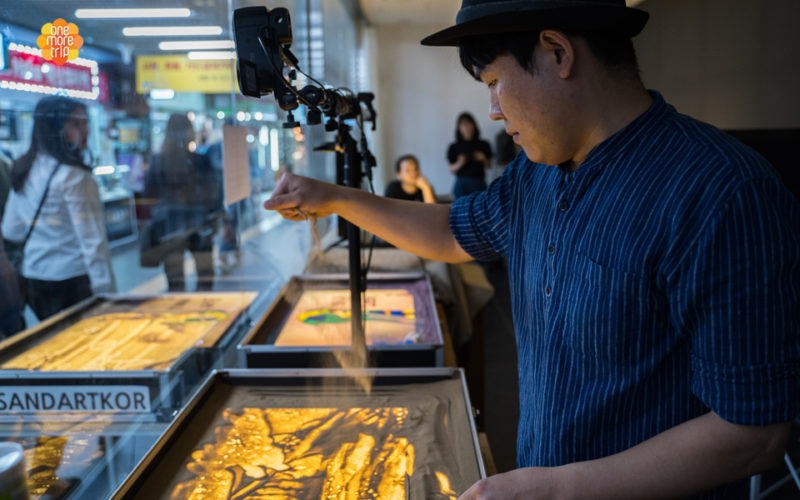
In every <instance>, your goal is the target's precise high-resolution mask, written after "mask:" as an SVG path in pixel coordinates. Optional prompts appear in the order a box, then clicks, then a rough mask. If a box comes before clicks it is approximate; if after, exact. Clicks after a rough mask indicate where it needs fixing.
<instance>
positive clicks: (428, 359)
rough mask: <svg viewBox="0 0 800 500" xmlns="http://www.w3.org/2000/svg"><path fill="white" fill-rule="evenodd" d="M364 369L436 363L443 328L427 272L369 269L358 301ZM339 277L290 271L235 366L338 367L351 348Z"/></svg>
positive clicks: (343, 280) (346, 295)
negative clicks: (364, 349) (339, 356)
mask: <svg viewBox="0 0 800 500" xmlns="http://www.w3.org/2000/svg"><path fill="white" fill-rule="evenodd" d="M362 316H363V320H364V328H365V334H366V341H367V351H368V356H369V366H378V367H404V366H442V365H443V341H442V331H441V327H440V325H439V321H438V318H437V315H436V305H435V302H434V297H433V291H432V289H431V283H430V280H429V279H428V277H427V276H426V275H425V274H423V273H383V274H379V273H374V274H370V275H369V277H368V280H367V291H366V294H365V298H364V301H363V302H362ZM351 319H352V318H351V315H350V291H349V282H348V277H347V276H346V275H341V274H333V275H303V276H295V277H293V278H292V279H291V280H289V282H288V283H287V284H286V286H284V287H283V289H282V290H281V292H280V293H279V295H278V297H277V298H276V299H275V301H274V302H273V303H272V305H271V306H270V307H269V308H268V309H267V311H266V312H265V313H264V314H263V315H262V317H261V318H260V320H259V321H258V322H257V323H256V325H255V327H254V328H253V329H252V330H251V331H250V333H249V334H248V335H247V336H246V337H245V338H244V339H243V340H242V342H241V343H240V344H239V359H240V361H239V366H244V367H248V368H280V367H283V368H307V367H337V366H339V363H338V361H337V354H338V353H342V352H344V351H347V350H348V349H350V335H351V333H350V332H351V326H350V321H351Z"/></svg>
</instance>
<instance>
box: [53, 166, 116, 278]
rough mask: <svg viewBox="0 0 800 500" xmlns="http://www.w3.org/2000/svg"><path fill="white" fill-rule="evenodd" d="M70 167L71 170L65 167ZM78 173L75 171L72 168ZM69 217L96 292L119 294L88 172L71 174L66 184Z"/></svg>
mask: <svg viewBox="0 0 800 500" xmlns="http://www.w3.org/2000/svg"><path fill="white" fill-rule="evenodd" d="M62 168H69V167H66V166H64V167H62ZM70 170H76V169H70ZM63 190H64V200H65V202H66V206H67V211H68V212H69V218H70V221H71V222H72V227H74V228H75V234H76V235H77V237H78V242H79V244H80V246H81V253H82V254H83V262H84V264H85V265H86V269H87V271H88V273H89V281H90V283H91V286H92V291H93V292H94V293H110V292H115V291H116V284H115V282H114V274H113V272H112V270H111V252H110V251H109V249H108V242H107V240H106V230H105V226H104V222H103V216H102V215H103V207H102V204H101V202H100V193H99V190H98V188H97V183H96V182H95V180H94V179H93V178H92V177H91V176H90V175H89V174H88V173H86V172H80V171H77V172H76V174H73V173H72V172H69V173H68V175H67V176H66V178H65V180H64V185H63Z"/></svg>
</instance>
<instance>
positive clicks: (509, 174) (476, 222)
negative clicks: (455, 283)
mask: <svg viewBox="0 0 800 500" xmlns="http://www.w3.org/2000/svg"><path fill="white" fill-rule="evenodd" d="M519 161H521V160H520V159H519V158H518V161H515V162H514V163H512V164H510V165H509V166H508V167H506V170H505V172H503V175H501V176H500V177H498V178H497V179H495V181H494V182H492V184H491V185H490V186H489V188H488V189H487V190H485V191H481V192H478V193H473V194H471V195H469V196H464V197H461V198H459V199H457V200H456V201H455V202H454V203H453V205H452V207H451V208H450V230H451V231H452V232H453V234H454V235H455V237H456V241H458V244H459V245H461V248H463V249H464V251H466V252H467V253H468V254H470V255H471V256H472V257H473V258H474V259H475V260H483V261H489V260H495V259H498V258H500V257H506V255H507V252H508V231H509V230H508V227H509V222H510V217H511V204H512V199H513V196H514V192H513V188H514V186H515V184H516V182H515V180H516V177H517V172H518V169H519V166H518V164H519Z"/></svg>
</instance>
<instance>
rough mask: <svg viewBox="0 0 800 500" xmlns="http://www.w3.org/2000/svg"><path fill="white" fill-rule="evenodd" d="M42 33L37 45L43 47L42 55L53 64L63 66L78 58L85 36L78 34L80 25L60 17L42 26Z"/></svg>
mask: <svg viewBox="0 0 800 500" xmlns="http://www.w3.org/2000/svg"><path fill="white" fill-rule="evenodd" d="M41 32H42V34H41V35H39V38H37V39H36V45H38V46H39V48H40V49H42V57H44V58H45V59H46V60H48V61H51V62H52V63H53V64H56V65H58V66H61V65H62V64H65V63H66V62H67V61H72V60H74V59H77V58H78V51H79V50H80V48H81V47H82V46H83V38H82V37H81V36H80V35H79V34H78V32H79V30H78V26H76V25H75V23H68V22H66V21H65V20H63V19H61V18H59V19H56V20H55V21H53V22H52V23H47V24H45V25H44V26H42V30H41Z"/></svg>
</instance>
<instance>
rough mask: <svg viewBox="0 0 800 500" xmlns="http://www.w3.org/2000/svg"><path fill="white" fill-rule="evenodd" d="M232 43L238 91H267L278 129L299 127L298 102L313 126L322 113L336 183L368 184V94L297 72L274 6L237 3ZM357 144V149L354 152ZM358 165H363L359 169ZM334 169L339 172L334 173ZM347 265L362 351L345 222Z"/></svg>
mask: <svg viewBox="0 0 800 500" xmlns="http://www.w3.org/2000/svg"><path fill="white" fill-rule="evenodd" d="M233 25H234V42H235V44H236V57H237V62H236V73H237V78H238V80H239V88H240V89H241V92H242V94H243V95H246V96H250V97H255V98H261V97H263V96H266V95H269V94H273V96H274V97H275V102H276V103H277V104H278V107H280V108H281V109H282V110H284V111H286V112H287V117H286V122H285V123H284V124H283V126H284V128H294V127H299V126H300V123H298V122H297V121H296V120H295V118H294V114H293V113H292V112H293V111H294V110H295V109H297V108H298V107H299V106H300V105H303V106H305V107H306V110H307V111H306V123H307V124H308V125H319V124H320V123H322V117H323V115H324V116H325V117H326V121H325V130H326V131H329V132H333V131H336V133H337V134H336V142H335V147H334V149H335V151H336V163H337V182H339V183H343V184H346V185H347V186H349V187H353V188H358V189H360V188H361V182H362V180H363V178H364V176H366V177H367V179H368V180H369V183H370V186H371V185H372V167H374V166H375V165H376V161H375V157H374V156H373V155H372V153H371V152H370V151H369V148H368V145H367V138H366V134H365V129H364V125H365V123H366V122H371V123H372V130H375V115H376V114H375V109H374V108H373V106H372V101H373V100H374V99H375V95H374V94H372V93H371V92H359V93H358V94H353V93H352V92H351V91H348V90H346V89H343V88H327V87H325V86H324V85H322V84H321V83H320V82H318V81H317V80H315V79H314V78H312V77H311V76H310V75H308V74H307V73H305V72H303V71H302V70H301V69H300V68H299V67H298V60H297V58H296V57H295V56H294V54H292V51H291V50H290V48H291V45H292V25H291V19H290V16H289V10H288V9H286V8H284V7H278V8H275V9H272V10H268V9H267V8H266V7H243V8H240V9H236V10H234V12H233ZM298 72H300V73H301V74H303V75H304V76H305V77H306V78H307V79H308V80H309V81H311V82H312V83H311V84H307V85H305V86H304V87H303V88H301V89H297V88H296V87H295V86H294V84H293V83H292V82H294V81H295V80H296V79H297V73H298ZM349 119H353V120H355V121H356V123H357V124H358V127H359V129H360V131H361V137H360V141H359V142H358V143H357V142H356V141H355V139H353V138H352V136H351V135H350V130H351V127H350V126H349V125H347V124H346V123H345V120H349ZM359 146H360V150H359ZM362 165H364V166H365V167H366V168H365V169H362ZM340 171H342V174H341V175H340ZM347 239H348V247H349V257H350V258H349V263H350V266H349V267H350V292H351V293H350V299H351V316H350V317H351V318H353V320H352V321H351V326H352V339H353V347H354V351H355V350H356V348H358V349H359V350H360V351H362V352H365V351H364V350H365V349H366V342H365V336H364V326H363V323H362V321H356V320H355V319H356V318H363V315H362V312H361V309H362V307H361V293H362V292H363V291H364V290H365V289H366V274H367V271H366V270H363V271H362V269H361V255H360V246H361V239H360V230H359V228H357V227H356V226H354V225H352V224H350V223H348V224H347Z"/></svg>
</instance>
